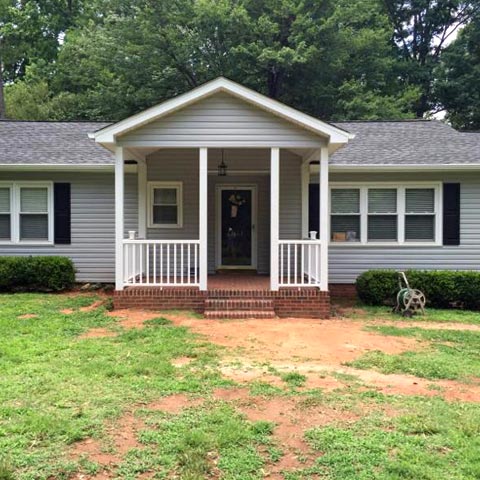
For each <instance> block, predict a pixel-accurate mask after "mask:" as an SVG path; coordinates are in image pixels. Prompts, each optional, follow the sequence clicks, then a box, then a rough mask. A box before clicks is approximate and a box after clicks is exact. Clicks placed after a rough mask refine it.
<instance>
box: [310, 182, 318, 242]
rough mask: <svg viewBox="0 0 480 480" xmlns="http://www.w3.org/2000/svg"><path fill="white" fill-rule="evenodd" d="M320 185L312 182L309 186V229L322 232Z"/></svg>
mask: <svg viewBox="0 0 480 480" xmlns="http://www.w3.org/2000/svg"><path fill="white" fill-rule="evenodd" d="M319 215H320V185H319V184H318V183H310V185H309V188H308V231H309V232H311V231H312V230H314V231H315V232H317V238H318V234H319V232H320V228H319V222H320V218H319Z"/></svg>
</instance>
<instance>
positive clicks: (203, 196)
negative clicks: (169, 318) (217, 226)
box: [198, 148, 208, 290]
mask: <svg viewBox="0 0 480 480" xmlns="http://www.w3.org/2000/svg"><path fill="white" fill-rule="evenodd" d="M198 190H199V199H198V226H199V240H200V247H199V270H200V272H199V287H200V290H207V282H208V246H207V242H208V239H207V235H208V214H207V211H208V210H207V209H208V198H207V195H208V150H207V149H206V148H200V155H199V189H198Z"/></svg>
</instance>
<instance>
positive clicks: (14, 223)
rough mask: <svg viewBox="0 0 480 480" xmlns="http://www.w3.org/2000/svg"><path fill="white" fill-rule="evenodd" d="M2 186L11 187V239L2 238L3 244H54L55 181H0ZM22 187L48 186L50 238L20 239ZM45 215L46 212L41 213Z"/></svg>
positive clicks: (1, 242)
mask: <svg viewBox="0 0 480 480" xmlns="http://www.w3.org/2000/svg"><path fill="white" fill-rule="evenodd" d="M0 187H2V188H5V187H7V188H9V189H10V222H11V223H10V231H11V238H10V240H0V244H2V245H53V235H54V223H53V221H54V218H53V217H54V215H53V212H54V210H53V209H54V205H53V182H36V181H31V182H0ZM22 188H46V189H47V212H46V215H47V218H48V239H46V240H21V239H20V190H21V189H22ZM41 215H45V213H41Z"/></svg>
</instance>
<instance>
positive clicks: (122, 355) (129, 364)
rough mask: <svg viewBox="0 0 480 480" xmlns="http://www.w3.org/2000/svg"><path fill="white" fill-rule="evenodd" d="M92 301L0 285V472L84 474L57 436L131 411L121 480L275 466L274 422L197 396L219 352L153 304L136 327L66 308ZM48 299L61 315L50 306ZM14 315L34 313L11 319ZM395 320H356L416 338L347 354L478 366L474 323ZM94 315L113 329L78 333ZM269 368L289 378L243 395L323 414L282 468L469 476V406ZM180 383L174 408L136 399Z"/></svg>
mask: <svg viewBox="0 0 480 480" xmlns="http://www.w3.org/2000/svg"><path fill="white" fill-rule="evenodd" d="M95 300H97V297H96V296H95V295H86V296H77V297H68V296H66V295H34V294H19V295H2V296H0V364H1V374H0V480H50V479H53V478H55V479H58V480H67V479H69V478H72V477H73V476H74V475H75V473H76V472H79V471H81V472H82V473H83V474H95V473H96V472H98V471H99V470H100V469H101V467H100V466H99V465H97V464H95V463H93V462H92V461H89V460H88V459H86V458H84V459H78V460H76V459H73V458H70V457H69V456H68V451H69V448H70V446H71V445H72V444H73V443H74V442H76V441H78V440H81V439H84V438H87V437H94V438H96V439H99V441H100V443H101V444H102V445H105V446H106V447H107V448H108V445H109V441H108V437H107V435H106V428H105V425H106V424H110V423H111V422H112V421H114V420H115V419H116V418H118V417H119V416H120V415H121V414H122V412H123V411H125V410H128V411H131V410H132V409H133V411H135V414H136V415H137V416H138V417H140V418H141V419H142V420H143V422H144V425H145V426H144V428H142V430H141V431H140V433H139V435H138V440H139V442H140V444H139V447H138V448H133V449H131V450H130V451H129V452H127V453H126V454H125V455H124V456H123V457H122V460H121V463H120V465H119V469H118V471H116V472H115V474H116V478H119V479H122V480H134V479H136V478H138V477H139V476H140V475H141V474H142V473H144V472H153V471H154V472H155V477H154V478H157V479H167V478H179V479H182V480H200V479H204V478H221V479H222V480H244V479H245V480H257V479H262V478H264V476H265V472H268V471H269V470H270V469H271V468H272V465H274V464H278V462H279V461H280V460H281V459H282V457H283V456H284V455H285V454H286V453H287V448H286V447H285V445H282V444H280V443H279V442H278V439H277V437H276V435H275V427H276V425H274V424H273V423H271V422H270V421H266V420H262V421H257V422H251V421H248V420H247V419H246V417H245V416H243V415H242V414H241V413H240V411H239V410H238V409H237V408H236V406H235V404H232V403H229V402H224V401H218V400H215V399H214V398H213V396H212V395H211V392H212V390H213V389H214V388H215V387H217V386H227V385H232V383H233V382H231V381H229V380H224V379H222V378H221V376H220V375H219V373H218V371H217V361H218V359H217V353H218V351H219V350H217V349H216V348H214V347H212V346H211V345H209V344H208V343H205V342H204V341H202V340H201V339H199V338H198V337H196V336H195V335H193V334H192V333H191V332H190V331H189V330H188V329H186V328H180V327H175V326H174V325H173V324H172V323H171V322H169V321H168V320H166V319H165V318H163V317H161V316H159V317H158V318H155V319H153V320H150V321H148V322H145V328H144V329H134V330H123V329H122V328H121V326H120V325H119V324H118V322H117V321H116V320H115V319H114V318H112V317H109V316H107V315H106V314H105V307H101V308H99V309H96V310H94V311H90V312H81V311H79V308H80V307H82V306H86V305H89V304H91V303H93V302H94V301H95ZM62 309H72V310H73V311H74V313H72V314H70V315H67V314H62V313H61V310H62ZM462 313H463V312H462ZM23 314H35V315H36V317H34V318H26V319H25V318H24V319H21V318H19V317H20V316H21V315H23ZM450 314H453V315H454V314H455V312H449V315H450ZM469 315H472V314H471V312H470V313H469ZM395 318H397V317H395ZM444 318H446V317H444ZM429 320H432V318H430V319H429ZM346 321H347V320H346ZM444 321H452V319H451V318H450V319H448V320H444ZM463 321H465V318H464V319H463ZM471 323H475V322H474V321H473V322H471ZM477 323H478V322H477ZM401 325H402V323H401V320H400V322H399V324H398V326H375V325H372V324H370V326H369V327H368V328H369V329H372V330H374V331H376V332H377V333H378V334H380V335H399V336H408V337H413V338H417V339H418V340H422V341H426V342H430V344H429V346H428V347H427V348H423V349H420V350H419V351H417V352H406V353H405V354H401V355H384V354H381V353H379V352H372V353H370V354H369V355H366V356H363V357H362V358H360V359H359V360H357V361H356V362H354V365H355V366H361V367H362V368H378V369H383V371H396V372H407V373H414V374H416V375H420V376H424V377H427V378H432V379H435V378H457V379H461V380H470V379H471V377H473V376H480V372H479V370H480V367H479V365H480V362H479V354H478V352H480V348H479V347H480V345H479V343H480V333H479V332H472V331H447V330H434V329H432V330H423V329H420V328H400V327H401ZM97 327H103V328H108V329H112V330H113V331H115V332H117V333H118V336H116V337H105V338H84V339H82V338H80V336H81V335H82V333H84V332H86V331H88V330H89V329H91V328H97ZM185 356H187V357H189V358H191V359H192V362H191V363H189V364H188V366H185V367H182V368H177V367H174V366H173V365H172V361H173V360H174V359H175V358H178V357H185ZM267 360H268V359H267ZM269 371H270V372H271V373H273V374H277V375H281V378H282V379H283V380H284V381H285V382H286V384H287V385H288V386H289V387H291V388H283V389H282V388H279V387H276V386H273V385H271V384H269V383H266V382H259V381H257V382H252V383H251V384H250V385H249V387H250V395H251V396H252V401H253V402H255V399H256V398H258V397H263V398H269V399H271V398H284V399H286V400H287V402H291V401H292V399H295V402H296V409H297V411H301V412H302V413H303V411H304V413H305V415H306V416H307V417H308V415H309V412H313V411H319V412H323V411H325V412H330V413H329V414H328V415H332V418H331V419H330V420H329V422H328V424H327V425H324V426H321V427H312V428H310V429H309V430H308V431H306V432H305V439H306V441H307V443H308V444H309V445H310V448H311V451H310V452H304V453H303V454H302V455H303V456H304V457H303V458H304V459H305V467H304V468H300V469H290V471H288V472H283V474H284V477H285V479H287V480H307V479H310V480H312V479H318V478H321V479H325V480H367V479H368V480H370V479H373V480H413V479H415V480H417V479H418V480H437V479H442V480H443V479H445V480H454V479H455V480H457V479H458V480H471V479H472V480H473V479H478V478H480V460H479V456H478V451H480V408H479V406H478V405H477V404H466V403H461V402H452V403H448V402H445V401H443V400H441V399H439V398H423V397H402V396H385V395H383V394H381V393H379V392H377V391H376V390H374V389H369V388H367V387H366V386H365V385H364V384H363V383H362V382H359V380H358V378H356V377H355V376H352V375H346V374H342V373H337V374H336V377H337V378H339V379H341V380H342V382H344V383H345V384H346V386H345V388H339V389H337V390H335V391H331V392H328V391H324V390H321V389H313V390H309V391H303V392H302V391H300V389H298V388H296V387H299V386H303V385H304V383H305V380H306V378H305V376H304V375H301V374H299V373H298V372H295V371H294V372H290V373H287V374H281V373H280V372H278V371H276V370H275V369H273V368H272V369H271V370H269ZM434 387H435V385H432V388H434ZM182 392H183V393H187V394H191V395H192V396H193V397H195V398H199V399H201V400H203V403H201V404H200V405H198V404H195V405H198V406H192V407H190V408H186V409H184V410H183V411H181V412H180V413H179V414H177V415H173V414H168V413H165V412H162V411H159V410H152V409H149V408H148V402H149V401H150V400H155V399H158V398H159V397H162V396H166V395H169V394H172V393H182ZM439 393H440V392H439ZM245 400H246V401H247V403H248V401H249V399H245ZM385 412H387V413H385ZM392 412H393V413H394V414H393V415H392ZM267 413H268V412H266V414H267ZM290 453H291V452H290Z"/></svg>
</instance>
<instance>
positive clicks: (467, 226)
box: [312, 172, 480, 283]
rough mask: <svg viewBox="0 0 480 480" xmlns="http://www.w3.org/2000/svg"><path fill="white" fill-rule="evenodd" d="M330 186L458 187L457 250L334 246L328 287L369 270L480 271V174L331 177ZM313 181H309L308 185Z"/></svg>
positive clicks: (451, 248) (330, 256)
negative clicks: (425, 183) (454, 184)
mask: <svg viewBox="0 0 480 480" xmlns="http://www.w3.org/2000/svg"><path fill="white" fill-rule="evenodd" d="M330 180H331V181H332V182H350V181H359V182H365V183H368V182H375V181H379V182H382V181H383V182H391V181H394V182H399V183H401V182H402V181H403V182H409V181H410V182H411V181H419V182H420V181H441V182H458V183H460V184H461V194H460V243H461V244H460V245H459V246H445V247H443V246H434V247H432V246H425V247H408V246H387V247H369V246H360V245H357V246H354V245H352V246H351V247H350V246H344V245H342V246H335V245H331V246H330V247H329V271H330V275H329V281H330V283H353V282H354V281H355V279H356V277H357V276H358V275H360V274H361V273H362V272H364V271H366V270H369V269H372V268H389V269H395V270H405V269H409V268H420V269H448V270H479V271H480V174H479V173H474V172H472V173H468V174H465V173H463V174H461V173H443V174H440V173H439V174H436V173H431V174H426V173H418V172H416V173H415V174H410V173H407V174H402V173H395V174H366V173H365V174H334V173H332V174H331V175H330ZM313 181H314V179H313V177H312V182H313Z"/></svg>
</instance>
